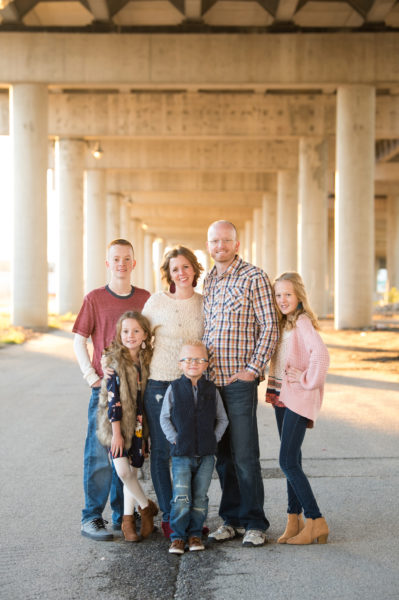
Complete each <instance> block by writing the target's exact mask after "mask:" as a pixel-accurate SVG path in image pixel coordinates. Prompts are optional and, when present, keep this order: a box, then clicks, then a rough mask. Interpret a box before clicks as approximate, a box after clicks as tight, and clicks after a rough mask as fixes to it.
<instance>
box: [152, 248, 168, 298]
mask: <svg viewBox="0 0 399 600" xmlns="http://www.w3.org/2000/svg"><path fill="white" fill-rule="evenodd" d="M165 248H166V244H165V240H164V239H163V238H157V239H156V240H155V252H154V255H155V259H154V271H155V291H156V292H161V291H162V290H163V287H164V283H163V281H162V274H161V265H162V263H163V256H164V254H165Z"/></svg>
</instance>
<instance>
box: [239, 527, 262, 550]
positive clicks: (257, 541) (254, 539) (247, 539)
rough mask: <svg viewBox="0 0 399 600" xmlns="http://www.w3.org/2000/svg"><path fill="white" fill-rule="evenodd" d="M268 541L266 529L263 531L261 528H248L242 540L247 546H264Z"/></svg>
mask: <svg viewBox="0 0 399 600" xmlns="http://www.w3.org/2000/svg"><path fill="white" fill-rule="evenodd" d="M266 543H267V539H266V531H261V530H260V529H248V531H246V533H245V535H244V539H243V540H242V545H243V546H247V547H250V546H263V545H264V544H266Z"/></svg>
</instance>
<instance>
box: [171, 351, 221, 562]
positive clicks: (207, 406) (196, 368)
mask: <svg viewBox="0 0 399 600" xmlns="http://www.w3.org/2000/svg"><path fill="white" fill-rule="evenodd" d="M179 364H180V367H181V369H182V371H183V375H182V376H181V377H180V378H179V379H175V381H172V383H171V384H170V386H169V387H168V389H167V391H166V393H165V397H164V401H163V405H162V411H161V417H160V423H161V427H162V430H163V432H164V434H165V436H166V438H167V439H168V441H169V442H170V444H171V455H172V474H173V495H172V500H171V513H170V527H171V529H172V530H173V531H172V533H171V535H170V539H171V541H172V544H171V546H170V548H169V552H170V553H171V554H183V553H184V548H185V545H186V541H187V540H188V545H189V550H190V551H196V550H205V547H204V545H203V543H202V540H201V535H202V527H203V525H204V522H205V519H206V516H207V513H208V495H207V494H208V490H209V486H210V483H211V479H212V473H213V468H214V465H215V456H214V455H215V453H216V449H217V444H218V442H219V440H220V439H221V437H222V435H223V433H224V431H225V429H226V427H227V425H228V419H227V415H226V411H225V410H224V407H223V402H222V399H221V397H220V394H219V392H218V390H217V388H216V386H215V384H214V383H212V382H211V381H208V380H207V379H206V378H205V376H204V375H203V373H204V371H205V370H206V369H207V367H208V354H207V351H206V348H205V346H204V344H203V343H202V342H200V341H192V342H187V343H186V344H185V345H184V346H183V347H182V349H181V353H180V360H179Z"/></svg>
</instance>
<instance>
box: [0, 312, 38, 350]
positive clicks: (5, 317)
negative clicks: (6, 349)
mask: <svg viewBox="0 0 399 600" xmlns="http://www.w3.org/2000/svg"><path fill="white" fill-rule="evenodd" d="M33 335H34V332H33V331H32V329H26V328H25V327H15V326H14V325H11V322H10V315H9V314H7V313H0V346H4V345H6V344H23V343H24V342H26V340H28V339H30V338H31V337H33Z"/></svg>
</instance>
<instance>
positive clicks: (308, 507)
mask: <svg viewBox="0 0 399 600" xmlns="http://www.w3.org/2000/svg"><path fill="white" fill-rule="evenodd" d="M274 410H275V415H276V421H277V427H278V432H279V435H280V440H281V445H280V459H279V460H280V467H281V470H282V471H283V473H284V475H285V476H286V478H287V492H288V509H287V512H288V513H291V514H292V513H295V514H300V513H301V512H302V508H303V510H304V513H305V517H306V518H307V519H318V518H319V517H321V513H320V510H319V507H318V506H317V502H316V499H315V497H314V495H313V492H312V488H311V487H310V483H309V481H308V478H307V477H306V475H305V473H304V472H303V470H302V453H301V446H302V442H303V440H304V438H305V433H306V425H307V422H308V419H307V418H306V417H302V416H301V415H298V414H297V413H294V412H293V411H292V410H290V409H289V408H286V407H285V406H275V407H274Z"/></svg>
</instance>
